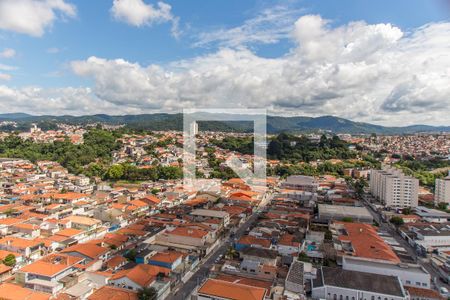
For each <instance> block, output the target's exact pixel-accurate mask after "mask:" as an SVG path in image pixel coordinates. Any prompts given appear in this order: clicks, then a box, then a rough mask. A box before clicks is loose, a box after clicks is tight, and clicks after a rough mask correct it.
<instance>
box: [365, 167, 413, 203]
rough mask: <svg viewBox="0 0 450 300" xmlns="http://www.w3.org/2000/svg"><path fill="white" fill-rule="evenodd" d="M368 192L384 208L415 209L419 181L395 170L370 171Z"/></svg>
mask: <svg viewBox="0 0 450 300" xmlns="http://www.w3.org/2000/svg"><path fill="white" fill-rule="evenodd" d="M370 192H371V194H372V195H373V196H375V197H376V198H377V199H379V200H380V201H381V202H382V203H383V204H384V205H385V206H386V207H392V208H404V207H416V206H417V204H418V198H419V180H418V179H416V178H414V177H411V176H406V175H405V174H403V172H402V171H401V170H398V169H395V168H387V167H386V168H383V169H382V170H371V172H370Z"/></svg>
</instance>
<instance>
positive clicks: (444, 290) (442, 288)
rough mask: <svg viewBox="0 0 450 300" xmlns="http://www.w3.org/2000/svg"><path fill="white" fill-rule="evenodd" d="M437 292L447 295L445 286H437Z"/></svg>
mask: <svg viewBox="0 0 450 300" xmlns="http://www.w3.org/2000/svg"><path fill="white" fill-rule="evenodd" d="M439 292H440V293H441V294H442V295H447V294H448V290H447V288H445V287H443V286H442V287H440V288H439Z"/></svg>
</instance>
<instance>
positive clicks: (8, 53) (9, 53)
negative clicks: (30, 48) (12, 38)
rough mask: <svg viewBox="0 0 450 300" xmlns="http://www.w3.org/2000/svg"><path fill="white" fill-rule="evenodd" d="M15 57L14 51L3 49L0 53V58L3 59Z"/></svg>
mask: <svg viewBox="0 0 450 300" xmlns="http://www.w3.org/2000/svg"><path fill="white" fill-rule="evenodd" d="M14 56H16V50H14V49H11V48H5V49H4V50H3V51H1V52H0V57H3V58H11V57H14Z"/></svg>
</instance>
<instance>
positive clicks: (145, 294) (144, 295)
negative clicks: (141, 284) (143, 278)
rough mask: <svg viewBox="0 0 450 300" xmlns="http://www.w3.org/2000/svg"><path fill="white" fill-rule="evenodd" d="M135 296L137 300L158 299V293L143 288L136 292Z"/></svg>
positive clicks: (153, 289)
mask: <svg viewBox="0 0 450 300" xmlns="http://www.w3.org/2000/svg"><path fill="white" fill-rule="evenodd" d="M137 296H138V299H139V300H156V299H157V298H158V292H157V291H156V289H155V288H152V287H150V288H148V287H145V288H143V289H140V290H139V291H138V293H137Z"/></svg>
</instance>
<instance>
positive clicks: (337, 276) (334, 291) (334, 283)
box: [312, 267, 409, 300]
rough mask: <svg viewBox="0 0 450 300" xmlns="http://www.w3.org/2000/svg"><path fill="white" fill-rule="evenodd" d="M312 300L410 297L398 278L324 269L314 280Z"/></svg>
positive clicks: (392, 299) (393, 299) (397, 299)
mask: <svg viewBox="0 0 450 300" xmlns="http://www.w3.org/2000/svg"><path fill="white" fill-rule="evenodd" d="M312 298H313V299H327V300H338V299H339V300H343V299H352V300H357V299H366V300H375V299H377V300H380V299H383V300H388V299H389V300H401V299H405V300H406V299H409V296H408V294H407V293H406V292H405V289H404V288H403V285H402V282H401V281H400V279H399V278H398V277H397V276H386V275H379V274H371V273H364V272H356V271H348V270H343V269H339V268H329V267H322V268H321V269H320V270H319V271H318V272H317V278H316V279H314V280H312Z"/></svg>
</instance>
